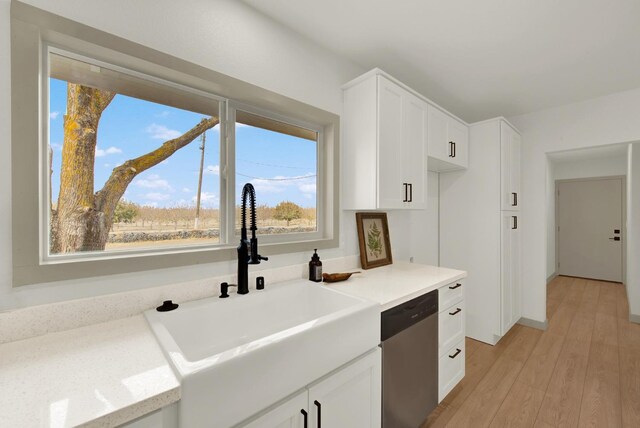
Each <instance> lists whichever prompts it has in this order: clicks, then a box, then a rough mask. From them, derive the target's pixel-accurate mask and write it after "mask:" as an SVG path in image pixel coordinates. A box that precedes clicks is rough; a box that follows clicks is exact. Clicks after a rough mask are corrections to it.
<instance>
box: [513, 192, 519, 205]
mask: <svg viewBox="0 0 640 428" xmlns="http://www.w3.org/2000/svg"><path fill="white" fill-rule="evenodd" d="M511 194H512V195H513V203H512V204H511V206H512V207H517V206H518V194H517V193H516V192H512V193H511Z"/></svg>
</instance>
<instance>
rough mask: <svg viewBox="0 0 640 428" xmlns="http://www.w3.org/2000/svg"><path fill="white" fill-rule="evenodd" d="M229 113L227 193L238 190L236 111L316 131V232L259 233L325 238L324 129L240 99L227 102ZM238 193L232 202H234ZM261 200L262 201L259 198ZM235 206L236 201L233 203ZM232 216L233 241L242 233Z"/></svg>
mask: <svg viewBox="0 0 640 428" xmlns="http://www.w3.org/2000/svg"><path fill="white" fill-rule="evenodd" d="M227 108H228V110H227V114H228V123H229V129H228V130H227V137H228V138H229V141H228V142H227V150H228V152H229V153H231V156H230V158H229V159H227V168H228V169H227V182H228V183H229V186H230V188H228V189H227V194H229V195H234V193H235V188H236V187H235V184H236V183H235V178H236V162H235V160H236V159H235V150H236V148H235V145H236V138H235V132H236V127H235V124H236V110H241V111H243V112H247V113H251V114H254V115H257V116H262V117H264V118H266V119H271V120H274V121H277V122H283V123H286V124H288V125H295V126H298V127H300V128H305V129H308V130H310V131H314V132H316V133H317V135H318V137H317V140H316V144H317V146H316V231H315V232H293V233H280V234H275V235H259V239H260V241H261V242H262V243H265V244H268V243H287V242H292V241H294V242H295V241H309V240H318V239H322V236H323V234H324V225H325V223H324V220H325V213H324V212H323V210H322V206H323V205H324V202H323V201H324V200H325V196H326V194H325V186H324V184H323V182H322V181H323V180H322V179H323V178H324V177H323V176H324V170H322V169H321V168H323V167H324V165H325V162H326V160H325V159H324V153H325V147H324V146H325V144H326V142H325V141H324V131H323V128H322V127H320V126H318V125H315V124H312V123H310V122H306V121H302V120H296V119H292V118H290V117H285V116H283V115H279V114H277V113H273V112H270V111H266V110H263V109H260V108H257V107H254V106H251V105H247V104H243V103H240V102H237V101H233V100H229V102H228V104H227ZM231 182H232V183H231ZM235 196H237V195H234V198H233V201H235V200H236V199H235ZM256 202H257V203H260V200H257V201H256ZM233 206H234V207H235V203H234V205H233ZM229 211H231V214H232V216H233V218H232V219H231V220H233V222H227V236H229V237H230V238H231V239H232V240H235V239H236V238H237V239H240V235H239V234H236V233H235V220H236V219H235V212H236V210H235V209H232V210H229Z"/></svg>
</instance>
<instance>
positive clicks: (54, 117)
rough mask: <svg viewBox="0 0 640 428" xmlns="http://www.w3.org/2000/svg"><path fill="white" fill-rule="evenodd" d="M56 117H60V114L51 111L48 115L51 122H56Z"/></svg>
mask: <svg viewBox="0 0 640 428" xmlns="http://www.w3.org/2000/svg"><path fill="white" fill-rule="evenodd" d="M58 116H60V112H59V111H52V112H51V113H49V118H50V119H51V120H56V119H57V118H58Z"/></svg>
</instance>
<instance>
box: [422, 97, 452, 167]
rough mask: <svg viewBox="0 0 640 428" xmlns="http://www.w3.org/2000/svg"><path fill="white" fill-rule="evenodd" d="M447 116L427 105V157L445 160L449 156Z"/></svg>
mask: <svg viewBox="0 0 640 428" xmlns="http://www.w3.org/2000/svg"><path fill="white" fill-rule="evenodd" d="M447 121H448V116H447V115H446V114H445V113H443V112H442V111H441V110H439V109H437V108H435V107H434V106H432V105H429V131H428V140H429V143H428V146H427V147H428V148H427V150H428V153H429V156H430V157H432V158H435V159H439V160H445V161H446V160H447V159H448V158H449V157H450V156H449V155H450V154H451V153H450V151H449V144H448V140H447V138H449V135H448V131H447Z"/></svg>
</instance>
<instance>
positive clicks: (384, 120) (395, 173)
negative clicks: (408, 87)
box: [378, 76, 407, 209]
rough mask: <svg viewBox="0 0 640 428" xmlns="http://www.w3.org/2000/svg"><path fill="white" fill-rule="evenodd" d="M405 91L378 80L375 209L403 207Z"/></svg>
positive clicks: (393, 84)
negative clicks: (376, 199)
mask: <svg viewBox="0 0 640 428" xmlns="http://www.w3.org/2000/svg"><path fill="white" fill-rule="evenodd" d="M405 94H406V91H405V90H404V89H402V88H401V87H399V86H398V85H396V84H395V83H393V82H391V81H390V80H387V79H385V78H384V77H382V76H380V77H378V139H379V141H378V208H387V209H392V208H403V207H404V205H405V202H404V201H405V199H407V198H406V196H407V195H406V193H407V189H406V186H405V185H404V184H403V183H404V181H403V179H404V174H403V172H402V159H403V158H402V151H403V149H404V148H403V147H402V139H403V108H404V107H405V106H404V105H403V98H404V97H405V96H406V95H405Z"/></svg>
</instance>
